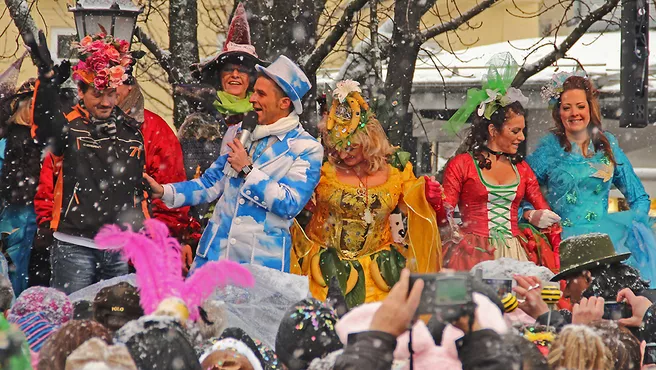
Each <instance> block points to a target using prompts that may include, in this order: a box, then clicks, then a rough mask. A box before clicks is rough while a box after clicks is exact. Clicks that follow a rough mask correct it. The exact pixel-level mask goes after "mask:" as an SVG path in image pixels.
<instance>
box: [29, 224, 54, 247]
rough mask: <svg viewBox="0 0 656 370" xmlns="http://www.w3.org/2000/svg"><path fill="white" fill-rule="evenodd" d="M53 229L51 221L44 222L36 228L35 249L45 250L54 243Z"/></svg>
mask: <svg viewBox="0 0 656 370" xmlns="http://www.w3.org/2000/svg"><path fill="white" fill-rule="evenodd" d="M52 235H53V230H52V229H51V228H50V222H44V223H43V224H41V225H39V228H38V229H37V230H36V235H35V236H34V247H33V248H34V249H36V250H39V251H45V250H47V249H48V248H50V246H51V245H52V242H53V236H52Z"/></svg>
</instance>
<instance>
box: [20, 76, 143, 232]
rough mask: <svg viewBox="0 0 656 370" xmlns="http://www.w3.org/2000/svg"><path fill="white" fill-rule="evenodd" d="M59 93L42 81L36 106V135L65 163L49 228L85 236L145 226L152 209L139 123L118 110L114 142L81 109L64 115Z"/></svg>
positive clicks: (58, 179) (62, 163) (57, 182)
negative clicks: (107, 227)
mask: <svg viewBox="0 0 656 370" xmlns="http://www.w3.org/2000/svg"><path fill="white" fill-rule="evenodd" d="M58 94H59V86H57V85H56V84H54V83H53V82H52V81H50V80H48V79H44V78H42V77H40V78H39V80H38V81H37V85H36V89H35V91H34V100H33V108H32V109H33V110H32V116H33V117H32V118H33V120H32V122H34V125H35V126H34V127H33V135H34V136H35V137H36V138H37V139H38V141H39V142H42V143H48V144H49V145H50V150H51V153H52V155H53V156H54V157H55V158H56V159H57V160H61V168H60V171H59V173H58V178H57V181H56V189H54V196H55V198H54V199H53V202H54V206H55V209H54V210H53V218H52V221H51V223H50V227H51V228H52V229H54V230H56V231H59V232H62V233H65V234H69V235H75V236H82V237H86V238H93V237H94V236H95V235H96V233H97V232H98V231H99V230H100V228H101V227H102V226H103V225H106V224H119V225H125V224H131V225H133V226H134V228H135V229H138V228H140V225H141V223H142V222H143V219H144V218H148V217H149V211H148V206H147V202H146V198H147V195H146V192H145V190H146V189H145V187H144V183H143V179H142V173H143V171H144V165H145V155H144V140H143V135H142V134H141V131H140V130H139V123H138V122H137V121H135V120H133V119H132V118H130V117H129V116H127V115H126V114H124V113H123V112H121V111H120V110H119V109H118V108H114V109H115V110H116V111H115V112H114V113H115V115H116V117H117V119H116V130H117V133H116V136H115V137H114V138H112V137H110V136H109V135H107V133H106V132H105V130H103V129H101V128H100V127H99V126H98V125H95V124H94V123H93V122H92V121H91V119H90V117H89V113H88V112H87V111H86V110H84V109H83V108H82V107H80V106H79V105H76V106H75V107H73V109H72V110H71V111H70V112H68V113H66V114H64V113H63V112H61V106H60V103H59V99H57V98H56V97H57V96H58Z"/></svg>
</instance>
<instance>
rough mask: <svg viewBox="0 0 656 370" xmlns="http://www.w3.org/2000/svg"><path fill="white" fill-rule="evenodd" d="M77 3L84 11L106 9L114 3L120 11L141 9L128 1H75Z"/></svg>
mask: <svg viewBox="0 0 656 370" xmlns="http://www.w3.org/2000/svg"><path fill="white" fill-rule="evenodd" d="M77 3H78V4H79V5H80V6H81V7H82V8H84V9H108V8H109V7H110V6H112V4H114V3H116V4H117V5H118V6H119V8H120V9H121V10H134V11H137V10H139V9H141V8H140V7H138V6H136V5H134V4H133V3H132V1H130V0H77Z"/></svg>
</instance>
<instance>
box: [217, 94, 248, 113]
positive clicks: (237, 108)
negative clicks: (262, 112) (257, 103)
mask: <svg viewBox="0 0 656 370" xmlns="http://www.w3.org/2000/svg"><path fill="white" fill-rule="evenodd" d="M251 94H252V93H250V92H249V93H248V94H247V95H246V97H245V98H244V99H239V98H238V97H236V96H234V95H231V94H228V93H227V92H225V91H222V90H219V91H217V92H216V100H215V101H214V107H215V108H216V110H218V111H219V113H221V114H227V115H232V114H243V113H246V112H250V111H252V110H253V105H252V104H251V103H250V102H249V101H248V100H249V99H250V98H251Z"/></svg>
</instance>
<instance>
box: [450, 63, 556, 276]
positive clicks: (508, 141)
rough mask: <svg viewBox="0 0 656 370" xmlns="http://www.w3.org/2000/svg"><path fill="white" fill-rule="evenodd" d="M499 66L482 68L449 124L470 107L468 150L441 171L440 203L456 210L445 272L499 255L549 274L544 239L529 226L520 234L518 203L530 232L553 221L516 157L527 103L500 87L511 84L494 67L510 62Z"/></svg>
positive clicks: (530, 174)
mask: <svg viewBox="0 0 656 370" xmlns="http://www.w3.org/2000/svg"><path fill="white" fill-rule="evenodd" d="M510 61H512V60H511V59H510ZM512 62H514V61H512ZM504 63H506V64H504V65H503V66H502V68H499V67H495V66H491V67H490V71H489V72H488V76H487V78H488V81H486V82H485V83H484V85H483V89H482V90H476V91H474V92H473V93H472V92H471V91H470V93H468V97H469V98H468V101H467V103H465V106H463V108H461V109H460V110H459V111H458V112H456V114H455V115H454V116H453V118H452V120H451V121H450V124H451V127H454V126H453V125H454V124H456V125H457V124H458V123H459V122H457V121H458V120H462V122H464V120H466V119H467V118H468V117H469V115H470V114H471V113H472V111H471V108H467V107H472V106H473V107H478V109H477V111H476V113H475V116H474V118H473V124H472V128H471V134H470V135H469V137H468V151H467V152H466V153H463V154H459V155H457V156H456V157H454V158H453V159H452V160H451V161H450V162H449V163H448V164H447V167H446V171H445V173H444V180H443V187H444V193H445V198H446V199H445V204H446V206H447V208H451V209H455V208H456V206H457V207H458V209H459V210H460V216H461V221H462V223H461V225H460V226H459V228H458V227H456V228H455V229H456V230H454V232H453V233H452V237H451V238H446V239H447V240H446V241H445V240H444V239H443V244H444V245H443V248H444V251H445V252H444V266H445V267H447V268H451V269H455V270H470V269H471V268H472V267H473V266H474V265H476V264H477V263H479V262H481V261H487V260H493V259H497V258H501V257H509V258H514V259H517V260H520V261H533V262H536V263H538V264H544V265H546V266H547V267H550V268H552V269H556V268H557V256H554V253H553V251H552V249H551V248H550V247H549V246H548V244H549V243H548V242H547V239H546V238H545V237H544V235H543V234H541V233H540V232H538V231H537V230H536V229H535V228H533V227H530V226H527V227H526V229H525V230H528V231H526V232H523V231H521V230H520V226H519V224H518V209H519V205H520V202H521V201H522V200H523V199H526V200H527V201H528V202H529V203H531V204H532V205H533V207H534V208H535V209H534V210H531V211H529V212H527V213H526V214H525V215H524V217H526V220H528V221H529V223H530V224H532V225H533V226H534V227H536V228H540V229H544V228H547V227H550V226H552V225H553V224H556V223H557V222H558V221H559V220H560V218H559V217H558V215H556V214H555V213H553V212H552V211H550V210H549V205H548V204H547V202H546V201H545V199H544V197H543V196H542V193H541V192H540V187H539V184H538V181H537V179H536V177H535V174H534V173H533V171H532V170H531V168H530V167H529V166H528V164H527V163H526V162H524V161H523V158H522V157H521V156H520V155H518V153H517V152H518V149H519V145H520V143H521V142H523V141H524V139H525V137H524V128H525V126H526V123H525V114H526V113H525V109H524V106H523V105H525V104H526V103H527V102H528V99H527V98H526V97H525V96H524V95H523V94H522V93H521V91H519V90H518V89H515V88H512V87H508V86H509V85H510V81H511V80H512V79H511V78H503V77H504V76H502V75H501V73H499V70H501V69H503V72H506V73H507V71H508V65H509V64H510V63H509V62H508V60H505V61H504ZM515 65H516V64H515ZM512 75H513V76H514V73H513V74H512ZM495 76H496V77H497V78H496V79H495V78H494V77H495ZM510 77H512V76H510ZM506 81H507V82H506ZM506 83H507V84H506ZM477 96H478V98H477ZM472 99H474V101H473V102H472V101H470V100H472ZM467 109H470V110H469V112H467ZM463 117H464V118H463ZM457 229H459V230H457ZM458 231H460V232H458ZM458 234H460V235H458ZM454 235H458V237H454ZM545 246H546V247H545Z"/></svg>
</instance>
